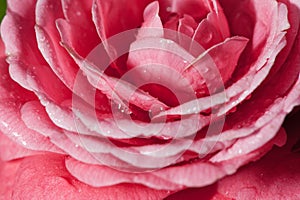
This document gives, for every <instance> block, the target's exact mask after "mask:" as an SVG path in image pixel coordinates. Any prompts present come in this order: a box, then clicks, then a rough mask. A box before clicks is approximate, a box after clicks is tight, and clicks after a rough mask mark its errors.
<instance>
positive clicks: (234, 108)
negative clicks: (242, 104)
mask: <svg viewBox="0 0 300 200" xmlns="http://www.w3.org/2000/svg"><path fill="white" fill-rule="evenodd" d="M236 110H237V108H236V107H233V108H232V109H231V110H229V113H234V112H236Z"/></svg>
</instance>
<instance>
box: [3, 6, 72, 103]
mask: <svg viewBox="0 0 300 200" xmlns="http://www.w3.org/2000/svg"><path fill="white" fill-rule="evenodd" d="M33 3H34V2H28V3H26V4H24V6H25V7H22V11H20V9H21V8H20V7H18V6H17V5H15V4H18V5H19V4H20V3H15V4H14V3H13V1H9V2H8V7H9V10H8V12H7V15H6V16H5V18H4V19H3V22H2V24H1V32H2V34H1V35H2V36H3V41H4V43H5V46H6V51H7V52H6V53H7V54H8V56H9V57H8V62H9V63H10V75H11V77H12V78H13V79H14V80H16V81H17V82H18V83H19V84H21V85H22V86H23V87H25V88H27V89H28V90H31V91H39V92H42V93H44V94H46V95H47V96H48V98H51V99H52V100H53V101H55V102H61V101H62V99H65V98H66V97H67V96H70V94H71V93H70V91H68V90H67V89H66V88H65V86H64V85H63V84H62V83H61V81H60V80H59V79H58V78H57V77H56V76H55V74H54V73H53V72H52V71H51V70H50V69H49V68H48V66H47V63H46V62H45V61H44V59H43V58H42V56H41V55H40V53H39V50H38V49H37V45H36V38H35V34H34V28H33V27H34V12H30V10H31V11H33V10H34V6H35V5H34V4H33ZM25 8H26V9H25ZM24 11H26V12H25V13H24ZM19 13H22V15H18V14H19ZM49 80H51V82H52V85H50V84H49ZM54 89H59V90H61V91H63V92H61V93H57V92H55V91H54Z"/></svg>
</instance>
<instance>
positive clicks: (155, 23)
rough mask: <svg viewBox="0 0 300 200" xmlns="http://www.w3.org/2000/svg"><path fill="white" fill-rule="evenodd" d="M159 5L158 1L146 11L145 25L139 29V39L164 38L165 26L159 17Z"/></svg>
mask: <svg viewBox="0 0 300 200" xmlns="http://www.w3.org/2000/svg"><path fill="white" fill-rule="evenodd" d="M158 14H159V4H158V2H157V1H154V2H153V3H151V4H149V5H148V6H147V7H146V8H145V10H144V23H143V24H142V27H141V28H140V29H139V32H138V35H137V39H141V38H145V37H159V38H162V37H163V36H164V30H163V25H162V22H161V20H160V17H159V15H158Z"/></svg>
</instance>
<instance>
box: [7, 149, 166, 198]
mask: <svg viewBox="0 0 300 200" xmlns="http://www.w3.org/2000/svg"><path fill="white" fill-rule="evenodd" d="M64 160H65V157H64V156H60V155H55V154H46V155H43V156H35V157H30V158H26V159H24V160H23V161H22V163H21V165H20V167H19V169H18V173H17V176H16V182H15V185H14V187H13V196H12V197H13V199H45V200H47V199H49V200H50V199H62V200H65V199H67V200H69V199H70V200H71V199H72V200H76V199H81V200H83V199H91V200H93V199H95V200H96V199H142V198H144V197H145V196H147V197H149V199H161V198H163V197H165V196H166V195H167V194H168V193H167V192H166V191H158V190H153V189H149V188H146V187H144V186H140V185H133V184H121V185H116V186H112V187H103V188H93V187H91V186H88V185H85V184H83V183H81V182H79V181H78V180H77V179H75V178H74V177H72V176H71V175H70V174H69V173H68V171H67V170H66V168H65V167H64Z"/></svg>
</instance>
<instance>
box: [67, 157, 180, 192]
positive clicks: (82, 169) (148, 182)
mask: <svg viewBox="0 0 300 200" xmlns="http://www.w3.org/2000/svg"><path fill="white" fill-rule="evenodd" d="M66 167H67V169H68V171H69V172H70V173H71V174H72V175H73V176H75V177H76V178H78V179H79V180H80V181H83V182H84V183H87V184H90V185H92V186H94V187H105V186H110V185H115V184H119V183H124V182H125V183H126V182H131V183H136V184H143V185H145V186H147V187H150V188H157V189H158V190H162V189H170V190H178V189H180V188H181V187H180V186H178V185H176V184H174V183H172V182H169V181H166V180H162V179H161V178H160V177H159V176H155V175H153V174H152V173H150V172H149V173H147V172H146V173H126V172H122V171H118V170H115V169H112V168H109V167H106V166H97V165H86V164H84V163H81V162H78V161H76V160H74V159H71V158H70V159H66Z"/></svg>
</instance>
